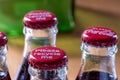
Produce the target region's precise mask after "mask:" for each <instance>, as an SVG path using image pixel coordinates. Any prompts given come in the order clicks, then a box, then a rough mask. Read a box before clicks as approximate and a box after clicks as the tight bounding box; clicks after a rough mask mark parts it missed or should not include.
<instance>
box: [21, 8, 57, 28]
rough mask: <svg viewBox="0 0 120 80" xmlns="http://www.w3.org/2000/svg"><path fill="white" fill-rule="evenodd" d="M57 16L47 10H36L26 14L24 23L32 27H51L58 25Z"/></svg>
mask: <svg viewBox="0 0 120 80" xmlns="http://www.w3.org/2000/svg"><path fill="white" fill-rule="evenodd" d="M57 23H58V21H57V17H56V15H55V14H54V13H52V12H50V11H47V10H34V11H31V12H28V13H27V14H25V16H24V18H23V24H24V26H25V27H29V28H32V29H44V28H51V27H53V26H55V25H57Z"/></svg>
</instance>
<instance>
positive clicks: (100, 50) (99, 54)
mask: <svg viewBox="0 0 120 80" xmlns="http://www.w3.org/2000/svg"><path fill="white" fill-rule="evenodd" d="M81 49H82V51H83V55H82V61H81V71H80V72H81V73H83V72H90V71H98V72H105V73H109V74H112V75H113V76H114V77H115V78H117V76H116V68H115V54H116V52H117V45H114V46H111V47H96V46H91V45H89V44H86V43H84V42H83V43H82V46H81Z"/></svg>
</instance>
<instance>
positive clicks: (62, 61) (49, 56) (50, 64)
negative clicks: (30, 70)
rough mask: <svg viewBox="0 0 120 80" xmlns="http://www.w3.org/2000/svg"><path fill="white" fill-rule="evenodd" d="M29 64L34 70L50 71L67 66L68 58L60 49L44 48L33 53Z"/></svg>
mask: <svg viewBox="0 0 120 80" xmlns="http://www.w3.org/2000/svg"><path fill="white" fill-rule="evenodd" d="M28 62H29V64H30V65H31V66H32V67H34V68H37V69H43V70H49V69H57V68H61V67H63V66H65V65H67V63H68V57H67V55H66V53H65V52H64V51H63V50H62V49H60V48H57V47H52V46H44V47H39V48H37V49H35V50H33V51H31V53H30V55H29V57H28Z"/></svg>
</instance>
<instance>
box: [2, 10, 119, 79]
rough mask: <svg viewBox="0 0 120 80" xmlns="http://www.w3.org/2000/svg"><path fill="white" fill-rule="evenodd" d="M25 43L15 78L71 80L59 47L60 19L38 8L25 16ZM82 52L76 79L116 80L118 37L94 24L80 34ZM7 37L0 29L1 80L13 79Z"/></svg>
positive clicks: (64, 57) (65, 59)
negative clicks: (7, 58)
mask: <svg viewBox="0 0 120 80" xmlns="http://www.w3.org/2000/svg"><path fill="white" fill-rule="evenodd" d="M23 24H24V29H23V32H24V35H25V45H24V53H23V59H22V62H21V65H20V67H19V70H18V73H17V75H16V77H15V80H68V79H69V78H67V72H68V70H69V68H68V56H67V53H66V52H65V51H64V50H62V49H60V48H58V47H56V35H57V33H58V29H57V24H58V20H57V17H56V16H55V14H54V13H52V12H49V11H45V10H35V11H31V12H29V13H27V14H26V15H25V16H24V18H23ZM81 39H82V45H81V50H82V52H83V55H82V59H81V65H80V71H79V74H78V75H77V76H76V79H75V80H117V74H116V69H115V54H116V53H117V44H118V36H117V34H116V33H115V32H114V31H113V30H112V29H109V28H106V27H103V26H94V27H91V28H88V29H86V30H85V31H84V32H83V33H82V36H81ZM7 41H8V40H7V37H6V35H5V34H4V33H3V32H0V80H11V78H10V75H9V70H8V68H7V65H6V53H7Z"/></svg>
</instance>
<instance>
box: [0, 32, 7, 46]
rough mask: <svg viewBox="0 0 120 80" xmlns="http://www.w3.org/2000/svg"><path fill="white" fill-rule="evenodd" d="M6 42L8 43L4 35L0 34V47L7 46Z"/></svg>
mask: <svg viewBox="0 0 120 80" xmlns="http://www.w3.org/2000/svg"><path fill="white" fill-rule="evenodd" d="M7 42H8V39H7V37H6V35H5V33H3V32H0V47H1V46H4V45H5V44H7Z"/></svg>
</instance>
